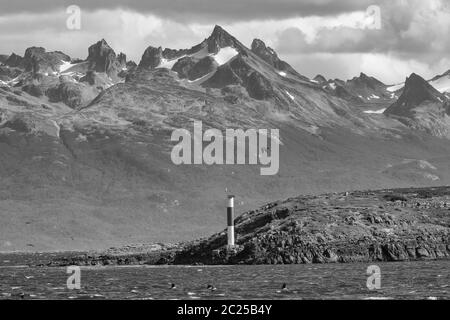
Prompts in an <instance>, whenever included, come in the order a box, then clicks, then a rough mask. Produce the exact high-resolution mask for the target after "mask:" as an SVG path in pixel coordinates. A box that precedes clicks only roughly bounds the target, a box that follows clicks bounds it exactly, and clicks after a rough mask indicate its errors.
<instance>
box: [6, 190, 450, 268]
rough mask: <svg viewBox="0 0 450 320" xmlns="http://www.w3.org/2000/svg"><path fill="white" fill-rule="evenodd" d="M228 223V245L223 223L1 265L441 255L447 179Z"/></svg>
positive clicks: (445, 255)
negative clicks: (181, 236)
mask: <svg viewBox="0 0 450 320" xmlns="http://www.w3.org/2000/svg"><path fill="white" fill-rule="evenodd" d="M235 225H236V236H237V242H236V246H235V247H234V248H228V247H227V246H226V243H227V242H226V237H227V235H226V231H222V232H220V233H217V234H215V235H212V236H211V237H210V238H207V239H199V240H194V241H190V242H184V243H179V244H166V245H165V244H149V245H138V246H127V247H123V248H111V249H109V250H106V251H102V252H58V253H55V252H54V253H3V254H0V265H2V262H1V261H4V260H6V261H8V260H7V258H5V257H8V256H9V257H13V258H12V259H16V260H17V261H22V263H21V264H25V265H29V266H51V267H61V266H69V265H79V266H114V265H118V266H120V265H255V264H259V265H264V264H268V265H274V264H313V263H320V264H321V263H353V262H354V263H356V262H358V263H359V262H389V261H392V262H395V261H420V260H448V259H450V187H434V188H433V187H431V188H415V189H413V188H409V189H385V190H378V191H357V192H350V193H348V192H346V193H331V194H324V195H320V196H299V197H297V198H290V199H287V200H284V201H277V202H273V203H270V204H267V205H265V206H263V207H261V208H259V209H257V210H253V211H249V212H246V213H244V214H242V215H241V216H239V217H238V218H236V219H235ZM14 257H15V258H14ZM2 258H3V259H2ZM12 259H10V260H9V261H11V260H12Z"/></svg>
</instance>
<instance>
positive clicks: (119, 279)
mask: <svg viewBox="0 0 450 320" xmlns="http://www.w3.org/2000/svg"><path fill="white" fill-rule="evenodd" d="M5 261H6V262H5ZM0 262H2V261H0ZM8 262H10V261H8V260H4V261H3V266H0V299H431V300H441V299H446V300H448V299H450V274H449V273H450V261H426V262H401V263H378V264H376V265H377V266H379V268H380V271H381V288H380V289H378V290H369V289H368V287H367V279H368V277H369V276H370V275H368V274H367V268H368V267H369V266H370V265H371V264H328V265H274V266H161V267H160V266H158V267H154V266H130V267H110V266H108V267H81V269H80V270H81V278H80V285H81V289H80V290H76V289H75V290H69V289H68V288H67V279H68V277H69V276H70V275H69V274H67V269H66V268H63V267H28V266H17V265H16V266H14V265H6V266H5V264H8ZM172 283H173V284H175V288H174V289H171V284H172ZM284 283H285V284H286V285H287V290H281V288H282V285H283V284H284ZM371 283H373V282H371ZM208 285H211V286H212V287H213V288H214V289H216V290H211V289H208V288H207V286H208Z"/></svg>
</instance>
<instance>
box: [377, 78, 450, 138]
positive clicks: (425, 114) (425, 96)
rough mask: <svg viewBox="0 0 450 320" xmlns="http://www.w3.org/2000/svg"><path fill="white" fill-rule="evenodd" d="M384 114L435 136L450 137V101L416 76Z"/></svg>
mask: <svg viewBox="0 0 450 320" xmlns="http://www.w3.org/2000/svg"><path fill="white" fill-rule="evenodd" d="M384 114H386V115H388V116H393V117H397V118H398V119H400V121H402V122H404V123H406V124H407V125H408V126H411V127H413V128H415V129H419V130H424V131H427V132H429V133H431V134H433V135H435V136H443V137H450V131H449V126H448V125H449V123H450V117H449V115H450V100H449V99H448V98H447V96H446V95H445V94H443V93H441V92H439V91H438V90H437V89H435V88H434V87H433V86H432V85H431V84H430V83H428V82H427V81H425V79H423V78H422V77H420V76H418V75H416V74H412V75H411V76H410V77H409V78H407V80H406V82H405V87H404V88H403V92H402V95H401V96H400V98H399V99H398V100H397V101H396V102H395V103H394V104H392V105H391V106H390V107H389V108H387V109H386V111H385V112H384Z"/></svg>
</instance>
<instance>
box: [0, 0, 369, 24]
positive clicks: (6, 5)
mask: <svg viewBox="0 0 450 320" xmlns="http://www.w3.org/2000/svg"><path fill="white" fill-rule="evenodd" d="M371 3H373V1H371V0H339V1H336V0H301V1H300V0H276V1H273V0H245V1H243V0H227V1H223V0H182V1H175V0H149V1H142V0H59V1H55V0H33V1H29V0H14V1H10V0H0V8H1V9H2V10H1V11H0V15H7V14H14V13H23V12H28V13H46V12H49V11H54V10H62V9H63V8H66V7H67V6H69V5H72V4H76V5H78V6H79V7H80V8H81V9H82V10H83V11H88V12H89V11H95V10H102V9H103V10H104V9H109V10H113V9H118V8H122V9H126V10H128V11H133V12H139V13H143V14H153V15H158V16H161V17H164V18H166V19H167V18H170V19H174V20H178V21H183V22H197V23H199V22H202V23H207V22H213V21H216V22H236V21H248V20H264V19H285V18H290V17H300V16H302V17H304V16H311V15H319V16H326V15H336V14H340V13H344V12H351V11H357V10H364V9H365V8H367V6H369V5H370V4H371Z"/></svg>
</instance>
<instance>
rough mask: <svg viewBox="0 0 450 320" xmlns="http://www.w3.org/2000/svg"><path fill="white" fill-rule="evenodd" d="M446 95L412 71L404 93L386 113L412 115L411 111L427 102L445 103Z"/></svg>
mask: <svg viewBox="0 0 450 320" xmlns="http://www.w3.org/2000/svg"><path fill="white" fill-rule="evenodd" d="M445 100H446V97H445V96H444V95H443V94H441V93H440V92H439V91H438V90H436V89H435V88H434V87H433V86H432V85H430V84H429V83H428V82H427V81H426V80H425V79H424V78H422V77H421V76H419V75H418V74H416V73H412V74H411V75H410V76H409V77H408V78H407V79H406V81H405V86H404V88H403V93H402V95H401V96H400V98H399V99H398V100H397V102H395V103H394V104H393V105H391V106H390V107H389V108H388V109H387V110H386V111H385V114H390V115H397V116H410V115H411V111H412V110H413V109H414V108H416V107H418V106H420V105H421V104H423V103H425V102H430V103H443V102H444V101H445Z"/></svg>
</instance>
